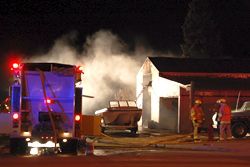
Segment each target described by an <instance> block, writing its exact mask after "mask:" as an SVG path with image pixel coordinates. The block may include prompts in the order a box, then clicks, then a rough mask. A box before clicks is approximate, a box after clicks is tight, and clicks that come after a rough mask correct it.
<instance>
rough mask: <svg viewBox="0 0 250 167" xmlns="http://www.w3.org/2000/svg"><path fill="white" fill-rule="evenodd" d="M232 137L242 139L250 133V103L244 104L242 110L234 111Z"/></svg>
mask: <svg viewBox="0 0 250 167" xmlns="http://www.w3.org/2000/svg"><path fill="white" fill-rule="evenodd" d="M231 127H232V135H233V136H234V137H235V138H242V137H245V136H246V135H247V133H249V132H250V101H246V102H244V103H243V105H242V106H241V108H239V109H236V110H232V120H231Z"/></svg>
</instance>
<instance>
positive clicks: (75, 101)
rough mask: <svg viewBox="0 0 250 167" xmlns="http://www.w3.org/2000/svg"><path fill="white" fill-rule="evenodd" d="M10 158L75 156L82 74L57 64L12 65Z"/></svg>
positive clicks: (77, 144)
mask: <svg viewBox="0 0 250 167" xmlns="http://www.w3.org/2000/svg"><path fill="white" fill-rule="evenodd" d="M12 71H13V83H12V85H11V86H10V100H11V116H12V132H11V134H10V152H11V153H12V154H26V153H30V154H41V153H43V152H45V151H49V152H61V153H76V152H77V150H78V148H79V147H78V146H79V143H80V142H81V136H80V121H81V115H82V87H80V86H77V84H78V83H79V82H80V81H81V74H82V73H83V72H82V70H81V69H80V68H79V67H78V66H74V65H67V64H59V63H21V64H17V63H16V64H13V67H12Z"/></svg>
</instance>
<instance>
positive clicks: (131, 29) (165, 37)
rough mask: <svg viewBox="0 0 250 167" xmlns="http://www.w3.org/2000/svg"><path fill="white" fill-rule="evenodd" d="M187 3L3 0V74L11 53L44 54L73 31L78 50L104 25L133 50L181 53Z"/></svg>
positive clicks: (175, 0)
mask: <svg viewBox="0 0 250 167" xmlns="http://www.w3.org/2000/svg"><path fill="white" fill-rule="evenodd" d="M189 1H190V0H100V1H96V0H90V1H86V0H68V1H65V0H61V1H54V0H50V1H42V0H41V1H34V0H16V1H9V0H2V1H0V57H1V67H2V69H1V78H2V75H5V73H4V72H3V71H5V68H4V67H6V64H7V59H6V58H7V56H8V55H9V54H10V53H19V54H22V55H25V56H30V55H32V54H34V53H46V52H47V51H48V50H49V49H50V48H51V47H52V46H53V42H54V41H55V40H56V39H58V38H60V37H61V36H62V35H65V34H68V33H71V32H76V33H77V40H76V41H74V43H73V45H74V46H75V47H76V48H78V49H79V50H80V51H81V49H82V48H81V47H82V45H83V43H84V42H85V40H86V37H87V36H88V35H92V34H94V33H95V32H97V31H99V30H101V29H105V30H110V31H111V32H112V33H114V34H117V35H118V36H119V37H120V38H121V39H122V40H123V41H124V42H125V43H126V44H127V45H128V48H129V49H131V50H133V48H134V46H135V44H136V43H137V42H139V43H142V44H143V45H145V46H146V47H147V46H149V47H151V48H152V49H154V50H156V51H162V52H167V51H171V52H174V53H180V52H181V50H180V44H181V43H182V29H181V26H182V24H183V22H184V18H185V15H186V13H187V9H188V3H189ZM1 80H2V79H1ZM4 83H7V82H4ZM4 83H3V82H2V84H1V85H4ZM0 89H2V87H1V88H0ZM2 93H3V92H2V91H1V94H2Z"/></svg>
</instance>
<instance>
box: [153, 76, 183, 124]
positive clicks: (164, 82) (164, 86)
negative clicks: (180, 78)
mask: <svg viewBox="0 0 250 167" xmlns="http://www.w3.org/2000/svg"><path fill="white" fill-rule="evenodd" d="M179 95H180V86H179V85H178V83H177V82H174V81H170V80H168V79H165V78H162V77H160V76H159V75H158V76H157V75H155V76H153V79H152V91H151V100H152V105H151V115H152V120H153V121H155V122H159V113H160V97H171V98H173V97H176V98H178V97H179Z"/></svg>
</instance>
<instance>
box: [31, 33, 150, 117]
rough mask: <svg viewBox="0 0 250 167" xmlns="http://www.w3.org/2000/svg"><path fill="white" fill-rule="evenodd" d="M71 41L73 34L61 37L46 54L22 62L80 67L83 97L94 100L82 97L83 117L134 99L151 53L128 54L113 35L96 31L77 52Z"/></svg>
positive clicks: (148, 51) (142, 51)
mask: <svg viewBox="0 0 250 167" xmlns="http://www.w3.org/2000/svg"><path fill="white" fill-rule="evenodd" d="M75 38H76V34H75V33H71V34H68V35H65V36H62V37H61V38H60V39H58V40H56V41H55V44H54V46H53V47H52V48H51V50H50V51H49V52H48V53H47V54H46V55H36V56H33V57H32V58H31V59H28V60H26V61H28V62H54V63H64V64H73V65H82V66H83V67H84V75H83V81H82V84H83V94H85V95H90V96H94V97H95V98H83V114H93V113H94V112H95V111H96V110H99V109H101V108H105V107H107V105H108V102H109V101H110V100H113V99H131V100H136V97H135V89H136V88H135V86H136V75H137V73H138V71H139V69H140V67H141V66H142V64H143V62H144V61H145V59H146V57H147V56H152V51H150V50H147V49H145V48H143V46H140V45H137V46H135V48H136V49H135V50H134V51H130V52H128V49H127V46H126V44H125V43H124V42H123V41H122V40H121V39H120V38H119V37H118V36H117V35H115V34H113V33H111V32H110V31H98V32H96V33H95V34H93V35H92V36H89V37H87V39H86V42H85V43H84V44H83V48H84V49H83V51H82V52H81V53H79V52H78V51H77V49H76V48H75V47H73V46H72V45H71V44H70V41H72V40H74V39H75Z"/></svg>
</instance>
